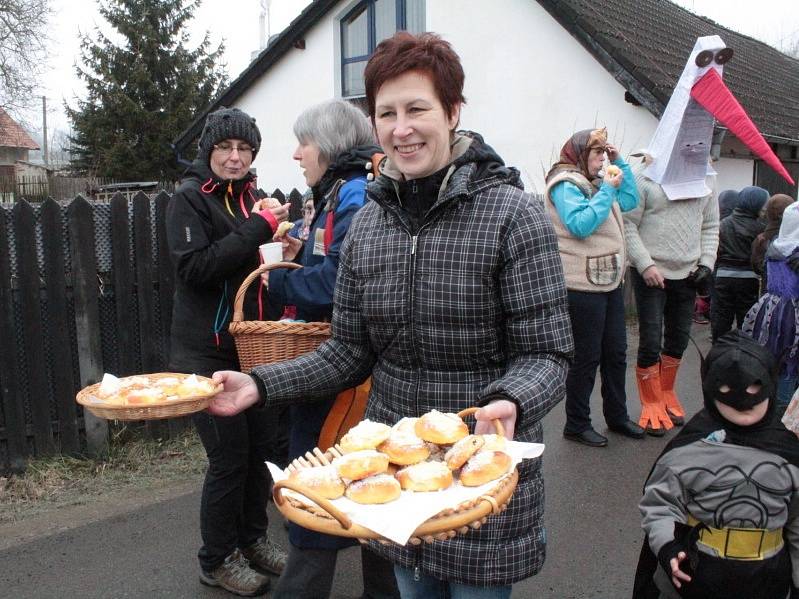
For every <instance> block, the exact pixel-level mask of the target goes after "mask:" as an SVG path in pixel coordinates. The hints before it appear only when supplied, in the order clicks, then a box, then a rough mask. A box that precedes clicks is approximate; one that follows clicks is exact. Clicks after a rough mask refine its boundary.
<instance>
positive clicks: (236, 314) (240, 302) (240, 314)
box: [231, 262, 302, 322]
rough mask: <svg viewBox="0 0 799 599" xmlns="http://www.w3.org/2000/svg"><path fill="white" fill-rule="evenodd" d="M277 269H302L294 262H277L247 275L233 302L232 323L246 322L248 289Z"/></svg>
mask: <svg viewBox="0 0 799 599" xmlns="http://www.w3.org/2000/svg"><path fill="white" fill-rule="evenodd" d="M276 268H291V269H297V268H302V266H300V265H299V264H295V263H294V262H275V263H274V264H261V266H259V267H258V268H256V269H255V270H254V271H252V272H251V273H250V274H248V275H247V278H245V279H244V280H243V281H242V282H241V285H240V286H239V290H238V291H236V299H235V300H233V320H232V321H231V322H241V321H242V320H244V295H245V294H246V293H247V288H248V287H249V286H250V284H251V283H252V282H253V281H254V280H255V279H257V278H258V277H260V276H261V274H262V273H265V272H266V271H268V270H274V269H276Z"/></svg>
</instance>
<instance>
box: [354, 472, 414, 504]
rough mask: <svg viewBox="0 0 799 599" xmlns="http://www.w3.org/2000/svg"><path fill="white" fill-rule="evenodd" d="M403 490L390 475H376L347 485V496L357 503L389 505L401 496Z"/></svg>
mask: <svg viewBox="0 0 799 599" xmlns="http://www.w3.org/2000/svg"><path fill="white" fill-rule="evenodd" d="M401 492H402V489H401V488H400V484H399V482H398V481H397V479H396V478H394V477H393V476H391V475H390V474H375V475H374V476H369V477H367V478H363V479H361V480H354V481H352V482H351V483H350V484H349V485H347V491H346V495H347V497H349V498H350V499H352V500H353V501H354V502H356V503H367V504H373V503H388V502H389V501H394V500H395V499H397V498H398V497H399V496H400V493H401Z"/></svg>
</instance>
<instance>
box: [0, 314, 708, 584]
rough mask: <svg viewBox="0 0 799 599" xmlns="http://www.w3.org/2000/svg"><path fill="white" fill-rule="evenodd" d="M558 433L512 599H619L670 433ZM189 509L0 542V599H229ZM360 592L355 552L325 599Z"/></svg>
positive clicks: (692, 376)
mask: <svg viewBox="0 0 799 599" xmlns="http://www.w3.org/2000/svg"><path fill="white" fill-rule="evenodd" d="M694 333H695V337H696V338H698V339H700V346H701V347H702V348H703V351H706V349H707V347H708V345H709V343H708V341H707V337H708V329H707V327H703V328H700V327H695V329H694ZM635 341H636V338H635V334H634V332H632V334H630V339H629V342H630V351H629V356H628V360H629V363H630V364H634V363H635V353H634V349H635V347H634V346H635ZM629 372H630V375H629V376H628V380H627V393H628V396H629V397H630V401H629V402H628V405H629V406H630V411H631V412H632V413H634V414H637V413H638V407H637V405H636V404H637V402H636V397H637V394H636V392H635V380H634V378H633V377H634V375H633V374H632V372H633V371H632V368H630V369H629ZM698 383H699V374H698V358H697V356H696V352H695V350H693V349H689V351H688V352H687V354H686V363H685V364H684V365H683V368H681V370H680V373H679V377H678V382H677V384H678V392H679V393H680V395H681V397H682V398H683V400H684V402H685V404H686V409H687V410H688V411H689V413H691V414H692V413H693V412H694V411H696V410H698V409H699V407H700V405H701V393H700V387H699V384H698ZM592 414H594V415H598V417H595V418H594V425H595V427H596V428H597V430H598V431H600V432H603V431H604V430H605V426H604V422H603V420H602V417H601V401H600V400H599V398H598V397H597V394H596V393H595V394H594V397H593V398H592ZM563 422H564V415H563V408H562V405H561V406H558V407H557V408H555V410H554V411H553V412H552V413H551V414H550V415H549V416H547V418H546V420H545V438H544V441H545V443H546V444H547V449H546V452H545V454H544V470H545V480H546V493H547V499H546V501H547V503H546V514H547V515H546V518H547V530H548V535H549V537H548V540H549V543H548V546H549V547H548V555H547V560H546V564H545V566H544V569H543V571H542V572H541V573H540V574H539V575H538V576H536V577H533V578H531V579H528V580H526V581H524V582H522V583H519V584H518V585H517V586H516V587H514V597H515V598H526V597H535V598H536V599H570V598H580V599H620V598H625V597H629V595H630V589H631V587H632V576H633V570H634V567H635V563H636V561H637V558H638V551H639V549H640V543H641V532H640V528H639V515H638V511H637V508H636V504H637V501H638V498H639V496H640V491H641V485H642V483H643V480H644V478H645V477H646V474H647V473H648V471H649V468H650V467H651V465H652V463H653V461H654V459H655V458H656V457H657V455H658V454H659V453H660V451H661V449H662V448H663V446H664V445H665V443H666V441H668V439H669V438H671V436H672V435H673V433H672V434H669V435H667V436H666V437H664V438H662V439H655V438H652V437H649V438H647V439H645V440H642V441H635V440H630V439H626V438H624V437H620V436H618V435H614V434H613V433H609V438H610V444H609V446H608V447H607V448H602V449H591V448H586V447H583V446H581V445H577V444H575V443H572V442H569V441H566V440H564V439H563V437H562V436H561V431H562V428H563ZM124 503H125V502H123V501H121V502H120V505H123V504H124ZM128 503H133V504H134V505H135V504H136V502H128ZM198 507H199V493H198V492H197V491H196V490H189V491H185V492H183V493H182V494H180V495H178V496H175V497H170V498H168V499H165V500H161V501H157V502H155V503H148V504H147V505H144V506H143V507H139V508H132V507H126V506H124V505H123V511H122V513H120V514H117V515H114V516H112V517H110V518H107V519H105V520H102V521H100V522H89V523H85V522H83V520H76V522H77V524H78V525H77V526H76V527H74V528H69V529H68V530H62V529H63V528H65V527H68V526H70V524H69V523H65V522H63V521H62V522H59V523H58V529H59V530H57V531H56V532H50V531H48V530H38V531H36V532H35V537H34V538H29V539H26V540H24V541H21V542H14V541H13V540H11V541H8V540H7V541H6V542H5V543H3V542H2V539H0V597H2V598H8V599H12V598H13V599H28V598H30V599H34V598H39V597H41V598H47V599H53V598H59V599H71V598H75V599H78V598H80V599H90V598H103V599H116V598H131V599H155V598H161V597H169V598H200V599H229V597H231V595H228V594H227V593H225V592H223V591H219V590H217V589H209V588H207V587H203V586H202V585H200V584H199V582H198V581H197V566H196V561H195V557H194V554H195V551H196V547H197V545H198V542H199V532H198V530H199V526H198V515H197V512H198ZM270 509H273V508H272V506H270ZM271 532H272V534H273V535H275V538H277V539H278V541H279V542H282V543H285V542H286V537H285V532H284V531H283V529H282V526H280V524H279V518H274V519H273V527H272V531H271ZM31 534H34V533H31ZM360 593H361V585H360V564H359V560H358V553H357V550H356V549H349V550H346V551H344V552H343V553H342V555H341V556H340V558H339V570H338V572H337V575H336V580H335V586H334V597H336V598H340V599H350V598H355V597H359V596H360Z"/></svg>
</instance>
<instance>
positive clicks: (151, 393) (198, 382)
mask: <svg viewBox="0 0 799 599" xmlns="http://www.w3.org/2000/svg"><path fill="white" fill-rule="evenodd" d="M215 390H216V386H215V385H214V384H213V382H211V380H210V379H207V378H205V377H198V376H197V375H195V374H192V375H188V376H186V375H174V376H147V375H136V376H128V377H123V378H118V377H115V376H114V375H113V374H108V373H106V374H105V375H103V380H102V381H101V382H100V385H99V387H98V388H97V391H96V396H97V398H98V399H101V400H103V403H106V404H109V405H119V406H128V405H130V406H146V405H155V404H160V403H163V402H167V401H170V400H178V399H189V398H194V397H203V396H207V395H211V394H213V392H214V391H215Z"/></svg>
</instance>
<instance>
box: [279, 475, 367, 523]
mask: <svg viewBox="0 0 799 599" xmlns="http://www.w3.org/2000/svg"><path fill="white" fill-rule="evenodd" d="M282 489H290V490H291V491H296V492H297V493H300V494H302V495H303V496H304V497H307V498H308V499H310V500H311V501H313V502H314V503H315V504H316V505H318V506H319V507H320V508H322V509H323V510H324V511H326V512H327V513H328V514H330V515H331V516H332V517H333V518H335V519H336V520H338V523H339V524H341V527H342V528H343V529H344V530H349V529H350V528H351V527H352V520H350V518H349V516H347V514H345V513H344V512H342V511H341V510H340V509H338V508H337V507H336V506H334V505H333V504H332V503H331V502H330V501H329V500H328V499H325V498H324V497H320V496H319V495H317V494H316V493H314V492H313V491H311V490H310V489H308V488H307V487H304V486H302V485H298V484H297V483H296V482H294V481H292V480H288V479H284V480H279V481H277V482H276V483H275V484H274V485H273V487H272V498H273V499H274V500H275V504H276V505H283V502H284V501H285V500H286V499H285V498H284V497H283V493H282Z"/></svg>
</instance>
